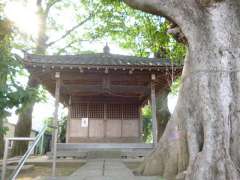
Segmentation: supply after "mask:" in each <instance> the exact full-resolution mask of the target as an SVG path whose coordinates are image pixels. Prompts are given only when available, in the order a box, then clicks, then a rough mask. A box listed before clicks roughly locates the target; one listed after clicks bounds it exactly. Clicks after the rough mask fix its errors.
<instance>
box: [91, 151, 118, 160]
mask: <svg viewBox="0 0 240 180" xmlns="http://www.w3.org/2000/svg"><path fill="white" fill-rule="evenodd" d="M87 158H88V159H120V158H121V152H120V151H89V152H88V153H87Z"/></svg>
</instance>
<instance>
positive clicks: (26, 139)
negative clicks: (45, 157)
mask: <svg viewBox="0 0 240 180" xmlns="http://www.w3.org/2000/svg"><path fill="white" fill-rule="evenodd" d="M46 130H47V126H46V127H44V128H43V129H42V130H41V131H40V133H39V134H38V135H37V136H36V137H35V138H29V137H14V138H6V139H5V147H4V156H3V164H2V180H5V176H6V167H7V157H8V145H9V141H33V143H32V144H31V145H30V147H29V148H28V150H27V151H26V153H25V154H24V155H23V156H22V158H21V159H20V161H19V162H18V165H17V167H16V168H15V169H14V171H13V172H12V173H11V175H10V177H9V178H8V179H10V180H15V179H16V177H17V176H18V173H19V172H20V170H21V169H22V167H23V165H24V164H25V162H26V160H27V158H28V157H29V156H30V155H31V153H32V151H33V150H34V148H35V147H36V145H37V144H38V142H39V141H40V140H41V138H42V137H43V136H44V133H45V131H46Z"/></svg>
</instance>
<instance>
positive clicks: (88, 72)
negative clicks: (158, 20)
mask: <svg viewBox="0 0 240 180" xmlns="http://www.w3.org/2000/svg"><path fill="white" fill-rule="evenodd" d="M23 63H24V65H25V67H26V68H27V69H28V71H29V72H30V73H31V75H32V78H34V79H36V80H37V81H39V83H40V84H42V85H43V86H44V87H45V88H46V89H47V90H48V91H49V92H50V93H51V94H52V95H53V96H55V99H56V103H55V123H57V121H58V106H59V103H62V104H63V105H64V106H65V107H67V108H68V112H69V115H68V120H67V129H66V144H67V145H73V144H74V145H75V146H76V144H81V143H84V144H86V143H98V144H99V143H100V144H101V143H103V144H131V143H133V144H136V143H140V144H141V143H143V141H142V135H143V128H144V127H143V120H142V114H141V112H142V111H141V109H142V107H143V106H144V105H146V104H147V103H148V102H150V103H151V108H152V132H153V146H154V145H156V143H157V118H156V99H157V95H158V94H159V92H161V91H162V90H163V89H164V88H169V86H170V85H171V82H172V80H173V79H174V78H175V77H176V76H177V75H180V74H181V72H182V65H179V64H177V63H171V61H170V60H169V59H164V58H143V57H135V56H126V55H116V54H111V53H110V52H109V47H107V46H106V47H105V48H104V52H103V53H90V54H79V55H35V54H25V57H24V60H23ZM56 141H57V140H56ZM66 144H65V147H66ZM60 146H61V145H60ZM62 146H63V145H62Z"/></svg>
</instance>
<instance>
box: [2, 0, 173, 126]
mask: <svg viewBox="0 0 240 180" xmlns="http://www.w3.org/2000/svg"><path fill="white" fill-rule="evenodd" d="M5 2H8V3H7V6H6V7H5V11H4V12H5V15H6V16H7V17H8V18H9V19H11V20H12V21H13V22H14V24H15V25H16V26H17V27H18V28H19V29H20V30H21V31H22V32H25V33H27V34H30V35H32V36H33V37H34V36H36V35H37V31H38V29H37V28H36V27H37V25H36V23H37V22H38V19H37V17H36V15H35V14H36V7H35V5H34V3H35V1H29V2H30V3H27V4H25V5H23V4H22V3H20V1H11V0H10V1H5ZM53 13H55V15H54V17H55V18H56V20H57V18H59V21H62V22H64V23H63V25H64V28H65V29H69V27H72V26H73V25H74V24H75V22H74V21H69V19H74V17H73V14H72V10H71V9H70V8H69V9H68V10H65V12H64V13H63V14H64V16H62V15H60V16H59V15H58V12H57V11H56V12H54V11H53ZM58 36H59V35H58V34H56V33H53V34H52V35H51V38H53V39H55V38H57V37H58ZM106 42H107V43H108V45H109V47H110V52H111V53H112V54H122V55H133V52H131V51H130V50H125V49H122V48H120V47H119V46H118V45H117V44H116V43H114V42H112V41H111V40H110V39H108V38H106V39H104V40H103V41H94V42H83V44H82V46H81V48H82V49H81V50H82V51H88V50H91V51H94V52H96V53H100V52H102V49H103V47H104V46H105V44H106ZM18 80H19V81H20V82H21V83H22V84H25V85H26V83H27V77H26V76H25V77H18ZM176 102H177V96H176V95H172V94H170V95H169V97H168V106H169V110H170V112H171V113H172V112H173V110H174V108H175V105H176ZM11 112H12V115H11V116H10V117H9V118H8V121H9V122H12V123H16V122H17V115H16V114H15V113H14V112H15V109H13V110H12V111H11ZM53 112H54V98H53V97H52V96H51V95H50V94H49V93H48V94H47V101H46V102H40V103H36V104H35V106H34V110H33V120H32V129H35V130H40V129H41V128H42V126H43V120H44V119H46V118H49V117H52V116H53ZM66 114H67V110H66V108H65V109H64V107H63V106H62V105H61V106H60V110H59V115H60V116H61V115H66Z"/></svg>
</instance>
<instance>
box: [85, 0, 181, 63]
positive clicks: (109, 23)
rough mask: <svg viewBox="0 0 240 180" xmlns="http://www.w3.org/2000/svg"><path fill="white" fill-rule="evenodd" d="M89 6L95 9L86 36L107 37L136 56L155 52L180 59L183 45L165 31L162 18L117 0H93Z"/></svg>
mask: <svg viewBox="0 0 240 180" xmlns="http://www.w3.org/2000/svg"><path fill="white" fill-rule="evenodd" d="M92 6H93V7H94V8H98V9H99V10H98V13H97V14H96V16H95V18H94V19H93V21H94V23H93V26H92V28H91V29H92V31H90V33H89V37H92V38H93V39H98V38H99V39H101V38H103V39H104V38H105V37H111V38H112V40H114V41H116V42H117V43H119V44H120V46H121V47H123V48H126V49H131V50H132V51H133V52H134V54H135V55H137V56H144V57H148V56H149V55H151V54H155V55H157V54H158V56H160V57H162V58H170V59H172V61H175V62H176V61H177V62H179V61H182V60H183V59H184V56H185V51H186V48H185V46H184V45H183V44H180V43H178V42H176V41H175V40H174V39H173V38H172V36H171V35H169V34H168V33H167V30H168V29H169V27H170V23H169V22H168V21H166V20H165V19H164V18H162V17H159V16H154V15H151V14H147V13H144V12H141V11H138V10H134V9H132V8H130V7H128V6H127V5H126V4H124V3H123V2H120V1H111V0H96V1H94V2H93V5H92Z"/></svg>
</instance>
